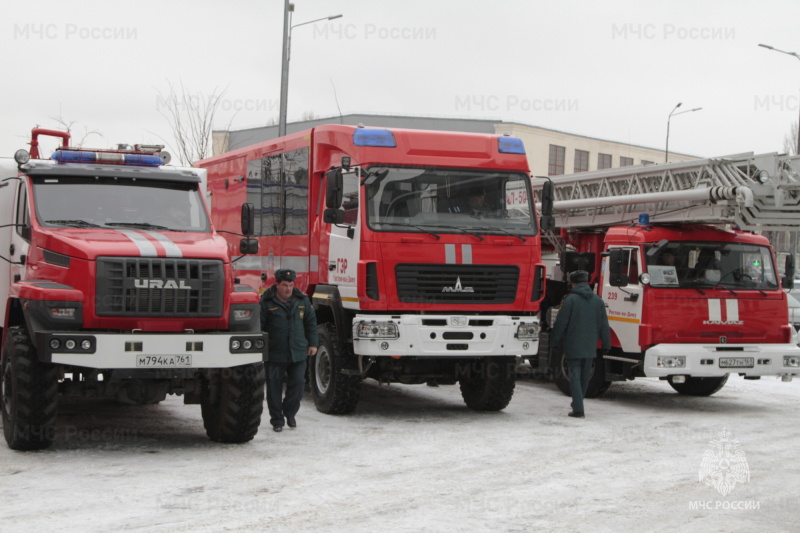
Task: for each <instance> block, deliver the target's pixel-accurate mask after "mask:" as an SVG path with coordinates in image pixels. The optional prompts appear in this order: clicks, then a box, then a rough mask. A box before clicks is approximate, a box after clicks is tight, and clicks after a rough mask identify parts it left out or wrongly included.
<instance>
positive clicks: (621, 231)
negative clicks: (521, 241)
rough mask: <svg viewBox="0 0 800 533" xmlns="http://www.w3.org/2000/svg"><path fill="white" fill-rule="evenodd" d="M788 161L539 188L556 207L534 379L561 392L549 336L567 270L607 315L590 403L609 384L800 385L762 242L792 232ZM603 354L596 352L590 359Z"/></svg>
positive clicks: (782, 281)
mask: <svg viewBox="0 0 800 533" xmlns="http://www.w3.org/2000/svg"><path fill="white" fill-rule="evenodd" d="M798 161H800V159H798V158H797V157H787V156H778V155H777V154H765V155H760V156H755V155H753V154H739V155H735V156H728V157H723V158H713V159H704V160H695V161H687V162H683V163H674V164H664V165H644V166H637V167H625V168H620V169H612V170H602V171H597V172H585V173H580V174H574V175H570V176H558V177H552V178H551V181H542V180H536V189H537V191H538V192H539V194H542V195H543V196H552V209H553V213H552V214H553V220H554V223H555V225H556V226H557V229H556V228H555V227H554V228H553V231H548V232H547V235H546V238H545V240H546V243H547V244H546V248H547V250H548V252H547V254H546V255H547V257H548V258H549V260H548V261H549V266H551V267H555V268H550V269H549V270H548V273H549V274H550V275H549V277H550V279H548V280H547V287H548V298H547V301H546V302H545V304H544V305H543V321H544V323H545V324H544V326H543V332H542V336H541V337H542V338H541V342H540V344H539V352H538V354H537V355H536V356H535V357H532V358H531V365H532V366H533V367H534V369H536V370H538V371H540V372H542V373H545V374H550V375H552V377H553V378H554V380H555V382H556V384H557V385H558V387H559V388H560V389H561V390H562V391H563V392H564V393H565V394H569V374H568V370H567V367H566V365H565V364H564V355H565V354H564V353H563V351H562V350H561V349H560V347H557V346H551V345H550V342H549V339H550V332H551V328H552V325H553V324H554V322H555V316H556V315H557V311H558V309H559V306H560V299H561V297H563V295H564V294H566V293H567V291H568V290H569V287H568V284H567V283H566V280H567V279H568V277H567V276H568V274H569V273H570V272H572V271H574V270H586V271H588V272H590V283H591V284H592V286H593V287H594V288H595V289H596V291H597V294H598V295H599V296H600V297H601V298H603V300H604V301H605V304H606V308H607V313H608V319H609V324H610V326H611V334H612V349H611V350H610V351H609V352H608V353H606V354H605V355H603V356H602V357H598V359H596V360H595V365H594V371H593V374H592V380H591V382H590V385H589V391H588V393H587V395H588V396H590V397H591V396H597V395H600V394H602V393H603V392H604V391H606V390H607V389H608V387H609V386H610V385H611V383H612V382H614V381H624V380H630V379H634V378H639V377H657V378H660V379H662V380H666V381H667V382H668V383H669V384H670V385H671V386H672V388H673V389H675V390H676V391H677V392H679V393H681V394H688V395H695V396H708V395H711V394H714V393H715V392H717V391H718V390H720V389H721V388H722V387H723V386H724V384H725V382H726V381H727V379H728V376H729V375H730V374H739V375H741V376H744V378H745V379H759V378H761V377H762V376H781V377H783V379H784V380H785V381H790V380H791V379H792V377H793V376H797V375H800V348H798V346H797V345H796V338H795V336H794V330H793V328H792V326H791V325H790V323H789V317H788V304H787V295H786V291H787V290H788V289H791V288H792V286H793V277H794V271H795V265H794V252H792V253H789V254H788V255H786V257H785V259H784V261H783V262H779V261H778V257H777V255H776V253H775V251H774V250H773V247H772V246H771V244H770V241H769V240H768V238H767V237H766V236H765V235H760V234H759V233H765V234H766V233H771V234H773V235H775V234H777V232H783V233H784V234H787V235H789V236H792V235H794V239H793V240H794V242H797V237H796V235H797V232H798V231H799V230H800V177H799V176H800V175H799V174H798V171H797V169H798V168H800V165H798ZM599 355H600V354H598V356H599Z"/></svg>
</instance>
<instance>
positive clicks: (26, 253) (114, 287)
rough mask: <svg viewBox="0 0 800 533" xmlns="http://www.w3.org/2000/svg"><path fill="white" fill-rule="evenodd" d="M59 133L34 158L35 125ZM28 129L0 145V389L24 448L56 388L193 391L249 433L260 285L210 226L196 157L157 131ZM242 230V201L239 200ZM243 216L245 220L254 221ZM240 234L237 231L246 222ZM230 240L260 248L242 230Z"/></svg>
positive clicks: (224, 436)
mask: <svg viewBox="0 0 800 533" xmlns="http://www.w3.org/2000/svg"><path fill="white" fill-rule="evenodd" d="M40 135H50V136H56V137H59V138H61V139H62V142H61V146H60V147H59V148H58V149H57V150H56V151H55V152H54V153H53V155H52V156H51V158H50V159H40V158H39V140H38V139H39V136H40ZM69 140H70V136H69V133H67V132H59V131H54V130H43V129H38V128H37V129H34V130H33V132H32V140H31V143H30V144H31V151H30V153H28V152H27V151H25V150H20V151H18V152H17V154H16V155H15V158H14V160H11V159H10V158H0V217H2V222H0V259H2V261H0V325H2V352H1V356H0V387H1V389H0V390H1V393H0V398H1V401H2V405H1V406H0V407H1V409H0V410H1V411H2V421H3V432H4V436H5V439H6V442H7V443H8V446H9V447H11V448H13V449H18V450H31V449H40V448H45V447H47V446H49V445H50V444H51V443H52V441H53V439H54V437H55V431H56V425H55V423H56V416H57V408H58V399H59V397H60V396H76V397H85V398H106V399H112V400H117V401H119V402H122V403H124V404H153V403H158V402H159V401H161V400H163V399H164V398H165V397H166V395H167V394H178V395H182V396H183V399H184V402H185V403H187V404H198V403H199V404H200V405H201V410H202V416H203V423H204V425H205V429H206V432H207V434H208V436H209V437H210V438H211V439H212V440H216V441H221V442H244V441H248V440H250V439H252V438H253V436H254V435H255V434H256V432H257V430H258V426H259V423H260V419H261V412H262V409H263V406H262V403H263V398H264V382H265V374H264V367H263V361H264V358H265V356H266V349H267V348H266V346H267V343H266V337H265V336H264V335H262V333H261V331H260V322H259V307H258V294H257V293H256V292H255V289H254V288H251V287H248V286H246V285H243V284H241V283H239V282H238V280H236V279H235V277H234V270H233V263H232V260H231V252H232V250H231V248H230V247H229V245H228V243H227V242H226V241H225V239H223V238H222V237H221V236H220V235H219V234H218V233H217V232H216V231H215V229H214V227H213V226H212V224H211V222H210V219H209V216H208V211H207V208H206V201H205V194H204V190H205V179H206V177H205V171H204V170H201V169H193V168H184V169H181V168H174V167H170V166H166V164H165V163H166V162H168V158H169V156H168V154H166V152H163V151H161V147H159V146H139V145H137V146H134V147H129V146H127V147H124V148H122V149H118V150H88V149H76V148H70V147H69ZM240 212H241V220H242V227H240V228H238V230H237V231H239V230H241V231H242V233H244V234H246V233H249V232H250V228H251V227H252V220H253V214H252V209H251V207H250V206H240ZM248 226H249V227H248ZM242 237H244V235H242ZM237 244H238V245H239V251H240V252H241V253H249V252H253V251H255V246H257V243H256V242H255V241H254V240H253V239H250V238H247V237H244V238H242V239H241V241H240V242H237Z"/></svg>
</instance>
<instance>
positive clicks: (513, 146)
mask: <svg viewBox="0 0 800 533" xmlns="http://www.w3.org/2000/svg"><path fill="white" fill-rule="evenodd" d="M497 149H498V150H499V151H500V153H501V154H524V153H525V145H523V144H522V139H520V138H519V137H500V138H498V139H497Z"/></svg>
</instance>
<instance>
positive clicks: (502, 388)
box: [458, 357, 517, 411]
mask: <svg viewBox="0 0 800 533" xmlns="http://www.w3.org/2000/svg"><path fill="white" fill-rule="evenodd" d="M516 366H517V362H516V358H514V357H486V358H483V359H481V360H479V361H476V362H474V363H470V365H469V367H468V368H467V371H466V372H465V373H463V374H466V375H461V377H460V378H459V380H458V383H459V386H460V387H461V397H462V398H464V403H466V404H467V407H469V408H470V409H474V410H476V411H501V410H503V409H505V408H506V406H507V405H508V403H509V402H510V401H511V397H512V396H513V395H514V386H515V384H516V377H517V373H516Z"/></svg>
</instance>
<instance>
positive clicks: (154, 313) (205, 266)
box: [95, 257, 224, 317]
mask: <svg viewBox="0 0 800 533" xmlns="http://www.w3.org/2000/svg"><path fill="white" fill-rule="evenodd" d="M223 290H224V277H223V268H222V262H221V261H214V260H200V259H174V258H151V257H147V258H145V257H101V258H99V259H98V260H97V296H96V300H95V304H96V308H97V314H98V316H146V317H167V316H181V317H219V316H221V315H222V295H223Z"/></svg>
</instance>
